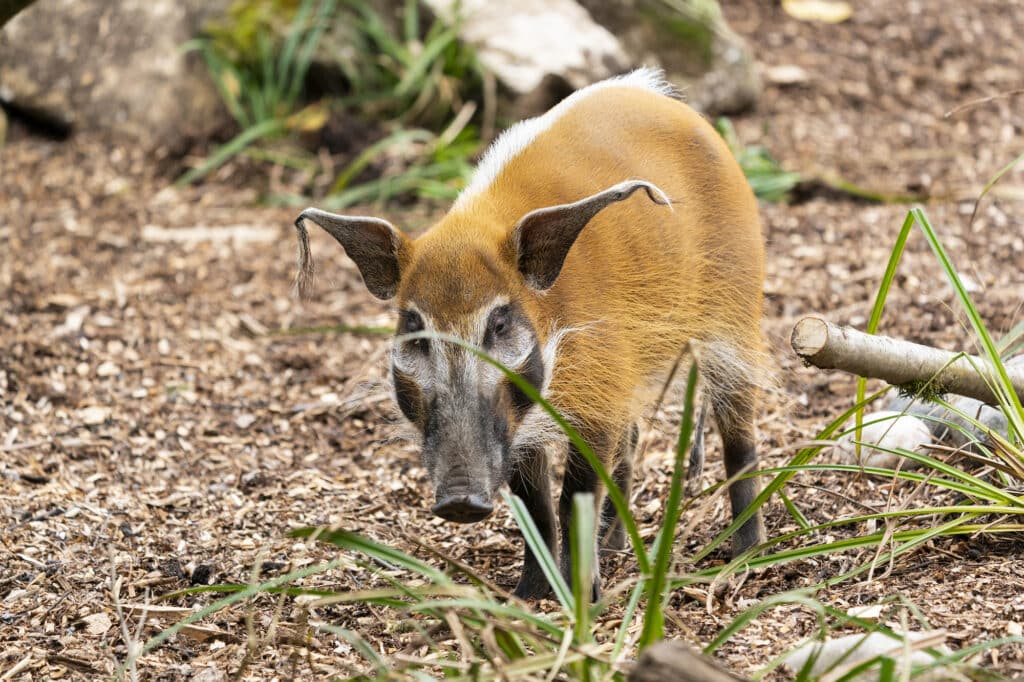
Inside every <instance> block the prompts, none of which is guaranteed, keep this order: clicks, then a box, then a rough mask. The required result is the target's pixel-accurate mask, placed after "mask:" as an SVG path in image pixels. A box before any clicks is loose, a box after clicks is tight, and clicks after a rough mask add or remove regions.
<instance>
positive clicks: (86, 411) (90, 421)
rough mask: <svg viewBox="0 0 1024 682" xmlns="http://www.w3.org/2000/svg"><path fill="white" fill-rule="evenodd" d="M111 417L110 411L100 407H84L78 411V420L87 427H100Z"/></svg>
mask: <svg viewBox="0 0 1024 682" xmlns="http://www.w3.org/2000/svg"><path fill="white" fill-rule="evenodd" d="M109 416H110V409H109V408H106V407H100V406H99V405H92V406H90V407H83V408H82V409H80V410H79V411H78V418H79V419H81V420H82V423H83V424H85V425H86V426H98V425H100V424H102V423H103V422H105V421H107V418H108V417H109Z"/></svg>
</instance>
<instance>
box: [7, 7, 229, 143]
mask: <svg viewBox="0 0 1024 682" xmlns="http://www.w3.org/2000/svg"><path fill="white" fill-rule="evenodd" d="M228 1H229V0H212V1H210V2H206V1H202V0H120V1H119V2H110V1H109V0H48V1H47V2H37V3H35V4H34V5H33V6H31V7H29V8H28V9H26V10H25V11H24V12H22V13H21V14H19V15H18V16H16V17H15V18H14V19H13V20H11V22H10V23H8V24H7V25H6V26H5V27H4V29H3V31H0V99H3V100H4V101H6V102H8V103H10V104H11V105H13V107H15V108H17V109H20V110H23V111H26V110H27V111H38V112H41V113H43V114H45V115H46V116H49V117H51V118H52V119H53V120H56V121H61V122H64V123H65V124H67V125H69V126H73V127H75V128H78V129H93V130H103V131H108V132H110V133H112V134H113V135H115V136H117V137H118V138H120V139H123V140H124V141H126V142H132V143H140V144H142V145H144V146H145V147H146V148H150V149H152V148H156V147H167V146H170V147H176V146H179V145H184V144H185V143H186V141H187V140H189V139H197V138H203V137H207V136H209V135H210V134H212V133H213V132H214V131H215V130H218V129H220V128H221V127H223V126H224V125H226V124H228V122H229V121H230V119H229V118H228V117H227V112H226V111H225V110H224V108H223V106H222V104H221V101H220V98H219V96H218V95H217V92H216V90H215V89H214V87H213V83H212V82H211V81H210V78H209V76H208V74H207V71H206V68H205V66H204V65H203V64H202V63H201V60H199V59H198V58H197V57H196V56H195V55H186V54H184V53H183V51H182V49H181V48H182V45H183V44H184V43H185V42H186V41H188V40H189V39H190V38H192V37H194V36H195V35H197V33H198V31H199V29H200V27H201V26H202V24H203V22H204V21H206V19H207V18H209V17H210V16H213V15H214V14H215V13H217V14H219V13H222V12H223V11H224V10H225V8H226V7H227V5H228Z"/></svg>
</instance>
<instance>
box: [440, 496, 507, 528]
mask: <svg viewBox="0 0 1024 682" xmlns="http://www.w3.org/2000/svg"><path fill="white" fill-rule="evenodd" d="M431 511H432V512H434V513H435V514H437V515H438V516H440V517H441V518H442V519H445V520H447V521H454V522H455V523H476V522H477V521H483V520H484V519H486V518H487V517H488V516H490V515H491V512H492V511H494V505H493V504H491V501H490V500H488V499H487V498H486V497H484V496H483V495H479V494H468V495H467V494H459V495H446V496H444V497H443V498H440V499H438V501H437V504H435V505H434V506H433V507H431Z"/></svg>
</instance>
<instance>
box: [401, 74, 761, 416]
mask: <svg viewBox="0 0 1024 682" xmlns="http://www.w3.org/2000/svg"><path fill="white" fill-rule="evenodd" d="M628 179H642V180H646V181H648V182H651V183H653V184H655V185H657V186H658V187H659V188H660V189H661V190H663V191H664V192H665V193H666V194H667V195H668V196H669V198H670V199H671V200H672V206H671V208H668V207H665V206H661V205H657V204H655V203H653V202H652V201H650V200H649V199H648V198H647V197H645V196H644V195H643V193H642V192H640V193H637V194H635V195H633V196H632V197H631V198H629V199H627V200H625V201H622V202H619V203H616V204H612V205H610V206H608V207H607V208H605V209H604V210H602V211H601V212H600V213H599V214H598V215H597V216H596V217H594V218H593V219H592V220H591V221H590V222H589V223H588V224H587V226H586V227H585V228H584V229H583V231H582V233H581V234H580V236H579V237H578V239H577V241H576V242H575V244H574V245H573V247H572V249H571V251H570V252H569V255H568V257H567V259H566V261H565V264H564V267H563V269H562V271H561V274H560V275H559V277H558V279H557V280H556V282H555V284H554V285H553V286H552V287H551V289H549V290H548V291H541V292H538V291H534V290H532V289H530V288H528V287H527V286H526V285H525V283H524V282H523V278H522V276H521V275H520V274H519V273H518V272H517V270H516V266H515V255H514V245H513V241H512V233H513V230H514V228H515V226H516V224H517V222H518V221H519V220H520V218H522V217H523V216H524V215H526V214H527V213H529V212H530V211H532V210H534V209H537V208H541V207H547V206H553V205H558V204H565V203H570V202H574V201H577V200H579V199H581V198H584V197H587V196H590V195H592V194H594V193H596V192H599V191H601V190H604V189H606V188H608V187H610V186H612V185H614V184H616V183H619V182H622V181H623V180H628ZM763 260H764V247H763V237H762V232H761V224H760V220H759V218H758V213H757V205H756V201H755V199H754V196H753V193H752V192H751V190H750V187H749V185H748V184H747V181H746V179H745V178H744V176H743V174H742V171H741V170H740V168H739V166H738V164H737V163H736V161H735V160H734V159H733V156H732V154H731V153H730V150H729V149H728V147H727V146H726V145H725V143H724V142H723V141H722V139H721V138H720V136H719V135H718V134H717V133H716V131H715V130H714V129H713V128H712V127H711V125H709V124H708V122H707V121H705V120H704V119H703V118H701V117H700V116H699V115H698V114H697V113H696V112H694V111H693V110H692V109H690V108H689V107H687V106H686V105H684V104H683V103H681V102H679V101H677V100H675V99H672V98H670V97H666V96H665V95H663V94H659V93H657V92H652V91H651V90H648V89H643V88H638V87H630V86H628V85H621V86H619V85H614V84H613V85H609V86H607V87H604V88H602V89H600V90H597V91H595V92H593V93H591V94H589V95H587V96H585V97H583V98H582V99H580V100H579V101H578V102H576V103H575V104H573V105H572V106H571V107H569V108H568V109H567V110H566V111H564V112H563V113H562V114H561V115H560V116H559V117H558V118H557V119H556V120H555V121H554V122H553V123H552V124H551V125H550V126H549V127H548V128H547V129H545V130H543V131H542V132H540V133H539V134H538V135H537V136H536V137H535V138H534V139H533V140H532V141H531V142H530V143H529V144H527V145H526V146H525V148H524V149H522V150H521V151H519V152H518V153H517V154H516V155H514V156H513V157H512V158H511V159H509V160H508V161H507V162H506V163H505V164H504V166H503V167H501V169H500V170H499V172H498V173H497V174H496V176H495V177H494V178H493V180H492V181H491V182H490V183H489V184H488V185H487V186H486V187H484V188H482V189H479V190H477V191H475V192H474V193H473V194H472V195H468V196H465V197H462V198H461V199H460V200H459V201H458V202H457V203H456V205H455V207H454V208H453V210H452V211H451V212H450V213H449V214H448V215H447V216H445V217H444V219H443V220H441V222H440V223H438V224H437V225H435V226H434V227H433V228H432V229H430V230H429V231H428V232H426V233H425V234H423V235H422V236H421V237H420V238H418V239H416V240H415V241H412V242H411V243H407V244H406V245H405V248H404V249H403V255H402V261H403V262H402V271H403V277H402V281H401V284H400V286H399V290H398V294H397V296H398V298H397V302H398V306H399V308H404V307H406V306H407V305H408V304H409V302H410V298H413V302H414V303H415V305H416V306H418V307H419V308H420V309H422V310H426V311H429V313H430V315H431V316H432V317H433V318H434V319H435V320H438V322H439V324H442V325H444V326H446V327H449V328H450V331H452V332H454V333H460V332H462V331H463V330H462V329H461V324H460V320H462V319H463V318H464V317H465V315H466V314H467V313H469V312H470V311H472V310H474V309H476V308H477V307H478V306H480V305H483V304H484V303H486V302H487V301H489V300H491V299H493V298H495V297H498V296H504V297H506V298H508V299H510V300H513V301H517V302H519V303H520V305H522V306H523V308H524V309H525V310H526V311H527V312H528V314H529V316H530V317H531V319H532V320H533V323H534V326H535V329H536V330H537V333H538V335H539V336H540V340H541V343H544V341H545V340H546V339H547V337H548V336H549V335H550V334H553V333H557V332H558V330H564V329H570V330H573V331H571V332H570V333H568V334H567V335H566V336H565V337H564V339H563V340H562V341H561V343H560V347H559V350H558V354H557V361H556V363H555V366H554V368H553V375H552V377H551V381H550V388H549V398H550V400H551V402H552V403H553V404H554V405H555V407H557V408H558V409H559V410H561V411H562V412H563V413H565V414H567V415H569V416H571V417H572V418H574V419H576V420H577V421H578V422H580V423H581V425H583V426H587V425H589V426H591V427H593V428H592V429H588V430H590V431H591V432H597V431H599V432H611V431H613V430H615V429H619V428H623V427H624V426H625V425H627V424H628V423H630V422H631V421H632V420H634V419H635V418H636V417H637V412H638V410H640V409H641V408H642V407H644V406H645V402H646V400H645V396H646V395H648V394H647V393H646V392H645V388H648V387H650V385H651V382H652V379H653V378H655V377H657V376H659V375H660V374H661V373H662V372H663V371H665V370H666V369H667V368H668V367H669V366H670V365H671V363H672V362H673V361H674V359H675V358H676V357H677V355H678V354H679V352H680V349H681V348H682V347H683V346H684V345H685V344H686V342H687V341H688V340H690V339H694V340H697V341H698V342H699V346H700V347H699V349H698V357H699V360H700V364H701V369H702V371H703V372H704V376H705V377H706V382H705V383H706V385H707V387H708V390H709V392H710V396H711V399H712V400H713V401H716V402H718V403H719V404H718V405H717V407H719V408H722V407H723V405H722V403H727V402H730V401H734V400H735V399H736V398H735V397H736V395H738V394H740V393H742V391H738V390H737V389H741V388H745V389H746V394H747V397H748V399H749V400H750V401H753V400H754V393H752V391H753V390H754V389H755V388H756V386H757V384H759V383H760V380H759V376H760V373H761V356H762V354H761V336H760V331H759V319H760V316H761V302H762V296H761V287H762V282H763V279H764V265H763ZM725 408H726V410H725V411H728V409H729V408H730V406H729V405H725ZM738 413H739V414H738V417H739V418H740V419H743V420H748V419H749V417H750V415H751V414H752V405H744V406H742V409H740V410H738ZM726 428H728V426H726Z"/></svg>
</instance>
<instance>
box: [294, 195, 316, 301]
mask: <svg viewBox="0 0 1024 682" xmlns="http://www.w3.org/2000/svg"><path fill="white" fill-rule="evenodd" d="M305 220H306V211H303V212H302V213H300V214H299V217H298V218H296V219H295V230H296V231H297V232H298V233H299V269H298V271H297V272H296V273H295V286H294V293H295V296H297V297H298V298H300V299H307V298H309V295H310V294H311V293H312V290H313V279H314V276H315V275H316V267H315V266H314V264H313V254H312V253H311V252H310V250H309V232H307V231H306V225H305Z"/></svg>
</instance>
